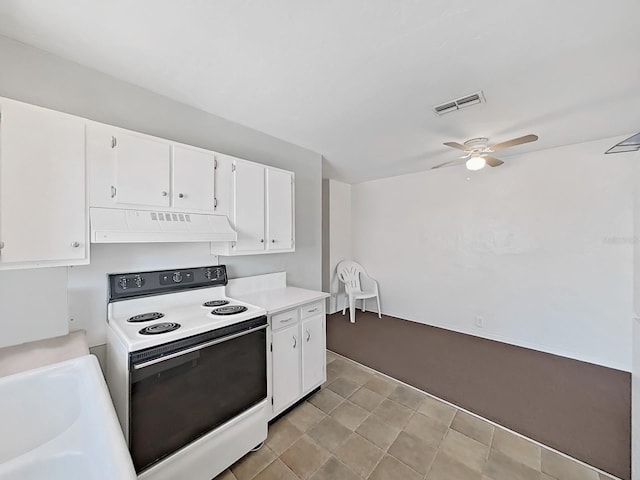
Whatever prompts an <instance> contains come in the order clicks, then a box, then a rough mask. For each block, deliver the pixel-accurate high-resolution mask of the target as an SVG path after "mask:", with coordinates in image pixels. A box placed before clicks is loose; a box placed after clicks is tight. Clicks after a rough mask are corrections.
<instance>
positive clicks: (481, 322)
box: [476, 315, 484, 328]
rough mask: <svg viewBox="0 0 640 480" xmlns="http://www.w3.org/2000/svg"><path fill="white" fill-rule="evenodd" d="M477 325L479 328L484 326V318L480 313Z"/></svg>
mask: <svg viewBox="0 0 640 480" xmlns="http://www.w3.org/2000/svg"><path fill="white" fill-rule="evenodd" d="M476 327H478V328H482V327H484V318H482V317H481V316H479V315H477V316H476Z"/></svg>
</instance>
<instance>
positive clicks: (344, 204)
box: [328, 180, 352, 313]
mask: <svg viewBox="0 0 640 480" xmlns="http://www.w3.org/2000/svg"><path fill="white" fill-rule="evenodd" d="M328 193H329V205H328V209H329V237H330V243H329V252H328V253H329V279H330V280H329V281H330V283H329V285H330V290H329V292H330V293H331V297H330V298H329V309H328V312H329V313H334V312H336V311H338V310H342V308H343V307H344V303H345V296H344V287H343V286H342V285H340V281H339V280H338V277H337V276H336V274H335V273H336V265H338V263H340V262H341V261H342V260H349V259H351V258H352V250H351V185H349V184H348V183H343V182H339V181H337V180H329V192H328Z"/></svg>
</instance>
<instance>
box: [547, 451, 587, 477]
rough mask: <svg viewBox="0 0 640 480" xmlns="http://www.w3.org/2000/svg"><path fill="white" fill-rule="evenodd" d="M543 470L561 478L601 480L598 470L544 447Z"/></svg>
mask: <svg viewBox="0 0 640 480" xmlns="http://www.w3.org/2000/svg"><path fill="white" fill-rule="evenodd" d="M541 453H542V455H541V460H542V471H543V472H544V473H546V474H548V475H551V476H552V477H556V478H558V479H560V480H599V478H598V472H596V471H595V470H592V469H590V468H588V467H585V466H584V465H581V464H580V463H578V462H575V461H573V460H571V459H570V458H566V457H563V456H562V455H558V454H557V453H556V452H552V451H551V450H547V449H546V448H543V449H542V452H541Z"/></svg>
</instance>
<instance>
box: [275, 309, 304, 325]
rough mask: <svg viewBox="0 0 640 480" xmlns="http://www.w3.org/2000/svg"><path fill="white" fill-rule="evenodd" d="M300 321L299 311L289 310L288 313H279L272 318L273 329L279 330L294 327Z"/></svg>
mask: <svg viewBox="0 0 640 480" xmlns="http://www.w3.org/2000/svg"><path fill="white" fill-rule="evenodd" d="M297 321H298V310H297V309H295V310H287V311H286V312H282V313H278V314H277V315H273V316H272V317H271V329H272V330H278V329H279V328H283V327H287V326H289V325H293V324H294V323H296V322H297Z"/></svg>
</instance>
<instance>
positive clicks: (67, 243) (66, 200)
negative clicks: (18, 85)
mask: <svg viewBox="0 0 640 480" xmlns="http://www.w3.org/2000/svg"><path fill="white" fill-rule="evenodd" d="M0 115H1V117H0V247H1V248H0V269H7V268H33V267H46V266H61V265H79V264H86V263H88V261H89V246H88V245H89V244H88V240H89V232H88V222H87V217H88V215H87V201H86V175H85V172H86V169H85V120H83V119H81V118H78V117H74V116H71V115H67V114H64V113H59V112H55V111H52V110H48V109H44V108H40V107H36V106H33V105H27V104H23V103H20V102H15V101H12V100H7V99H2V98H0Z"/></svg>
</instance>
